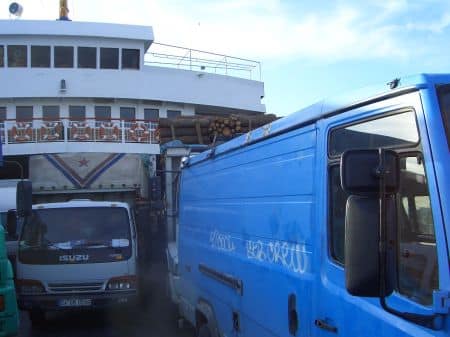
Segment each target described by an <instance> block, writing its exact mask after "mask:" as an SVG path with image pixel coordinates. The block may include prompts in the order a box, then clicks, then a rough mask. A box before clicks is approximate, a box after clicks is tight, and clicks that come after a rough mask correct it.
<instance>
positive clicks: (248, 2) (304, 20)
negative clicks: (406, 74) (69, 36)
mask: <svg viewBox="0 0 450 337" xmlns="http://www.w3.org/2000/svg"><path fill="white" fill-rule="evenodd" d="M20 2H21V3H22V4H23V5H24V8H25V9H24V15H23V19H50V20H54V19H55V18H56V17H57V14H58V1H57V0H21V1H20ZM8 3H9V2H7V1H0V6H3V5H4V6H5V7H6V8H7V4H8ZM69 6H70V9H71V12H70V17H71V18H72V19H73V20H80V21H99V22H117V23H129V24H142V25H152V26H153V28H154V32H155V38H156V41H158V42H164V43H170V44H176V45H181V46H186V47H191V48H197V49H203V50H210V51H215V52H219V53H224V54H228V55H235V56H241V57H246V58H254V59H257V60H265V61H267V60H286V59H292V58H298V59H302V60H307V61H317V62H336V61H340V60H352V59H372V58H380V57H402V58H406V57H408V56H407V54H406V53H405V52H403V50H405V49H406V48H402V45H403V42H404V41H403V40H402V32H404V30H424V29H428V30H429V31H431V32H440V31H442V30H443V29H444V28H446V27H447V26H448V25H449V24H450V14H445V15H443V16H442V18H441V20H439V21H438V22H435V23H434V24H432V25H430V24H427V23H423V22H421V21H420V20H418V21H416V22H414V23H411V24H405V25H403V26H402V25H399V24H396V25H394V24H393V23H392V22H395V20H393V18H395V16H397V15H401V13H403V12H404V11H405V10H407V8H408V3H407V1H406V0H397V1H371V2H370V3H369V6H367V8H366V7H363V6H361V5H360V6H359V7H358V6H357V5H356V4H355V5H354V6H349V5H348V4H347V5H345V6H344V5H339V3H338V5H337V7H336V8H335V9H334V11H333V10H327V11H325V10H322V11H321V12H320V13H319V12H317V11H316V12H312V11H308V12H300V10H298V13H297V12H296V13H291V12H289V10H288V9H287V8H286V5H285V3H284V2H281V1H280V0H259V1H254V0H228V1H226V0H225V1H219V0H214V1H211V0H210V1H200V0H197V1H195V0H192V1H174V0H165V1H164V0H152V1H149V0H134V1H133V0H130V1H108V0H95V1H94V0H76V1H75V0H72V1H70V0H69ZM292 6H294V7H295V6H296V4H295V2H294V3H293V4H291V7H290V9H292ZM0 8H1V7H0ZM6 8H5V12H6ZM371 11H372V12H371ZM0 17H3V18H7V17H8V15H7V13H6V14H5V13H2V12H0Z"/></svg>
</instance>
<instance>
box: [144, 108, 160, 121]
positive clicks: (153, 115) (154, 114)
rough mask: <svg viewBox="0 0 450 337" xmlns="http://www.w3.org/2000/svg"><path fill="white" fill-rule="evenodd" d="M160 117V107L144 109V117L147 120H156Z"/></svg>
mask: <svg viewBox="0 0 450 337" xmlns="http://www.w3.org/2000/svg"><path fill="white" fill-rule="evenodd" d="M158 117H159V110H158V109H144V119H145V120H146V121H156V120H158Z"/></svg>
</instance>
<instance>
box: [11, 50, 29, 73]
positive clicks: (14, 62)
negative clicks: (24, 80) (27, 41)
mask: <svg viewBox="0 0 450 337" xmlns="http://www.w3.org/2000/svg"><path fill="white" fill-rule="evenodd" d="M27 63H28V59H27V46H8V67H13V68H17V67H26V66H27Z"/></svg>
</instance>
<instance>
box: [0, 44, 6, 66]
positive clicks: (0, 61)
mask: <svg viewBox="0 0 450 337" xmlns="http://www.w3.org/2000/svg"><path fill="white" fill-rule="evenodd" d="M4 48H5V47H3V46H0V67H4V66H5V62H4V61H3V60H4V58H5V49H4Z"/></svg>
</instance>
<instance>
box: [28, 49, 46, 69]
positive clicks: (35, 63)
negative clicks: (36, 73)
mask: <svg viewBox="0 0 450 337" xmlns="http://www.w3.org/2000/svg"><path fill="white" fill-rule="evenodd" d="M31 67H36V68H50V47H49V46H31Z"/></svg>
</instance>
